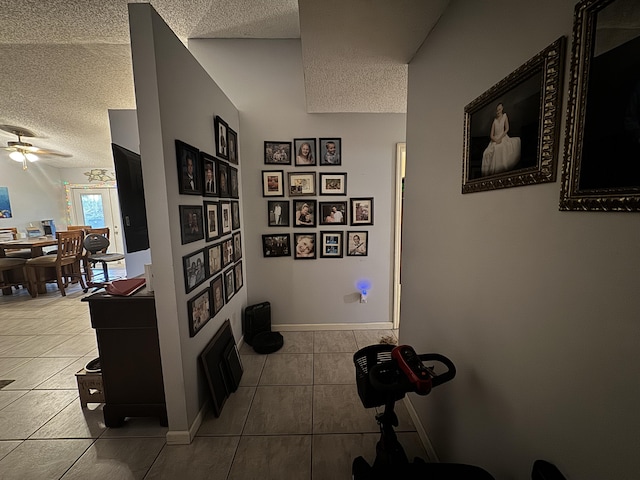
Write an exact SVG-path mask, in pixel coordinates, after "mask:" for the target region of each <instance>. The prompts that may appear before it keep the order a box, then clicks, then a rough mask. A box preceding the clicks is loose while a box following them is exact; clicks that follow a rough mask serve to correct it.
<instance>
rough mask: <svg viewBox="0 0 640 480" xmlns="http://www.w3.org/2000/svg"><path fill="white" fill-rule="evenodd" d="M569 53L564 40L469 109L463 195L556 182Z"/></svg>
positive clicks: (524, 65)
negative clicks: (565, 64)
mask: <svg viewBox="0 0 640 480" xmlns="http://www.w3.org/2000/svg"><path fill="white" fill-rule="evenodd" d="M564 50H565V38H564V37H560V38H559V39H558V40H556V41H555V42H553V43H552V44H551V45H549V46H548V47H547V48H545V49H544V50H542V51H541V52H540V53H538V54H537V55H535V56H534V57H533V58H531V59H530V60H528V61H527V62H526V63H524V64H523V65H522V66H520V67H519V68H517V69H516V70H515V71H513V72H512V73H511V74H509V75H508V76H507V77H505V78H504V79H502V80H501V81H500V82H498V83H497V84H496V85H494V86H493V87H491V88H490V89H489V90H487V91H486V92H484V93H483V94H482V95H480V96H479V97H478V98H476V99H475V100H474V101H472V102H471V103H469V104H468V105H467V106H466V107H465V109H464V131H465V137H464V147H463V148H464V150H463V152H464V153H463V157H464V158H463V176H462V193H472V192H481V191H486V190H495V189H499V188H508V187H517V186H521V185H530V184H537V183H544V182H554V181H555V179H556V165H557V156H558V141H559V138H560V120H561V114H562V99H561V92H562V72H563V71H564Z"/></svg>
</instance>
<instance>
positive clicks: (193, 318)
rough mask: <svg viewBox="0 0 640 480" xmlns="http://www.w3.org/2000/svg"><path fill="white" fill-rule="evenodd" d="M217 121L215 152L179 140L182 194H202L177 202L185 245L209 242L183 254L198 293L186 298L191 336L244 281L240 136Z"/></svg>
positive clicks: (188, 280) (191, 287) (188, 281)
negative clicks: (188, 201)
mask: <svg viewBox="0 0 640 480" xmlns="http://www.w3.org/2000/svg"><path fill="white" fill-rule="evenodd" d="M213 124H214V125H213V126H214V133H213V135H214V138H215V145H216V146H215V149H216V155H215V156H214V155H211V154H209V153H207V152H204V151H201V150H199V149H198V148H197V147H194V146H192V145H189V144H188V143H186V142H183V141H182V140H177V139H176V141H175V147H176V160H177V166H178V192H179V194H180V195H190V196H195V197H201V198H202V201H201V203H200V204H184V205H179V206H178V209H179V218H180V239H181V243H182V245H187V244H191V243H196V242H200V241H203V240H204V241H205V243H206V245H205V246H204V247H200V248H198V249H197V250H195V251H192V252H190V253H188V254H186V255H184V256H183V257H182V268H183V274H184V288H185V293H187V294H190V293H192V292H194V291H197V293H196V294H195V295H193V296H192V297H190V298H189V299H188V300H187V312H188V318H189V335H190V336H191V337H193V336H195V335H196V334H197V333H198V332H199V331H200V330H201V329H202V328H203V327H204V326H205V325H206V324H207V322H208V321H209V320H211V319H212V318H214V317H215V316H216V315H217V314H218V313H219V312H220V311H221V310H222V308H223V306H224V305H225V304H227V303H229V302H230V301H231V299H232V298H233V297H234V296H235V295H236V293H238V291H239V290H240V289H241V288H242V287H243V285H244V277H243V265H242V233H241V218H240V179H239V172H238V168H237V167H236V166H237V165H239V154H238V135H237V133H236V132H235V131H234V130H233V129H231V128H230V127H229V126H228V124H227V123H226V122H225V121H224V120H223V119H222V118H221V117H219V116H215V117H214V121H213ZM211 242H215V243H211ZM202 285H206V287H205V288H204V289H201V287H202Z"/></svg>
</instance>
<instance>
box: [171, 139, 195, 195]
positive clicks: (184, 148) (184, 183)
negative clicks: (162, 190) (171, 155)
mask: <svg viewBox="0 0 640 480" xmlns="http://www.w3.org/2000/svg"><path fill="white" fill-rule="evenodd" d="M175 143H176V158H177V161H178V192H179V193H181V194H183V195H202V171H201V168H200V163H199V159H200V150H198V149H197V148H196V147H192V146H191V145H189V144H188V143H184V142H182V141H180V140H176V142H175Z"/></svg>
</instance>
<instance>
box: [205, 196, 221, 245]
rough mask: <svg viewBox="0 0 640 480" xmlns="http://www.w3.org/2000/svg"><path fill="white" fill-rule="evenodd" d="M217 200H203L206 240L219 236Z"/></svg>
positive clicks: (218, 206) (218, 207)
mask: <svg viewBox="0 0 640 480" xmlns="http://www.w3.org/2000/svg"><path fill="white" fill-rule="evenodd" d="M219 216H220V205H219V202H204V220H205V221H204V228H205V232H206V240H207V242H211V241H212V240H215V239H216V238H218V237H219V236H220V219H219Z"/></svg>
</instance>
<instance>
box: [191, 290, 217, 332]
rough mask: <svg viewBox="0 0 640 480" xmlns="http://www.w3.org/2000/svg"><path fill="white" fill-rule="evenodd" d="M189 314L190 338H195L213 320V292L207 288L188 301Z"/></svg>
mask: <svg viewBox="0 0 640 480" xmlns="http://www.w3.org/2000/svg"><path fill="white" fill-rule="evenodd" d="M187 311H188V313H189V337H195V336H196V335H197V334H198V332H199V331H200V330H202V327H204V326H205V325H206V324H207V322H209V320H211V292H210V291H209V287H207V288H205V289H204V290H202V291H201V292H198V294H196V295H194V296H193V297H192V298H190V299H189V300H187Z"/></svg>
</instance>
